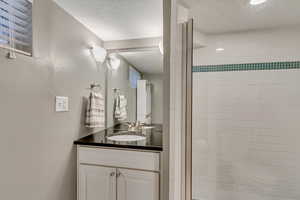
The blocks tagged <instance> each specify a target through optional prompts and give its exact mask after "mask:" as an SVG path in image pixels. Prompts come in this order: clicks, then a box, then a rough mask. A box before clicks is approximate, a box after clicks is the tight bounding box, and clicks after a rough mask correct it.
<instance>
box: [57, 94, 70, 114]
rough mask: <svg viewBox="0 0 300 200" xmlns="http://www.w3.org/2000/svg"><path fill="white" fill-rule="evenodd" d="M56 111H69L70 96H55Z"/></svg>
mask: <svg viewBox="0 0 300 200" xmlns="http://www.w3.org/2000/svg"><path fill="white" fill-rule="evenodd" d="M55 111H56V112H67V111H69V97H62V96H56V97H55Z"/></svg>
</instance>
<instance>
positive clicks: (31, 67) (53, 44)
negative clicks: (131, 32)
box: [0, 0, 104, 200]
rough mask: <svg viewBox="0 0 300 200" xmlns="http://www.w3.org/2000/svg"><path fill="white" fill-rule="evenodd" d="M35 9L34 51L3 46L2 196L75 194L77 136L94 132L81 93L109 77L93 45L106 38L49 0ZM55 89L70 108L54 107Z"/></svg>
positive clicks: (46, 199) (41, 198)
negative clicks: (13, 53)
mask: <svg viewBox="0 0 300 200" xmlns="http://www.w3.org/2000/svg"><path fill="white" fill-rule="evenodd" d="M33 15H34V16H33V23H34V25H33V32H34V52H35V56H34V57H28V56H22V55H19V54H18V55H17V58H16V59H14V60H9V59H7V58H6V53H7V51H6V50H3V49H0V93H1V95H0V96H1V98H0V99H1V100H0V158H1V166H0V169H1V170H0V177H1V178H0V199H9V200H17V199H24V200H75V199H76V148H75V146H74V145H73V141H74V140H76V139H78V138H79V137H81V136H84V135H86V134H88V133H89V132H90V131H91V130H88V129H86V128H85V127H84V114H85V112H84V111H85V108H86V105H85V104H84V101H83V97H87V96H88V94H89V91H88V90H87V89H86V88H87V87H89V84H91V83H92V82H94V81H96V82H99V83H101V84H102V85H103V84H104V72H103V67H102V66H100V71H99V72H98V71H97V67H96V64H95V61H94V59H93V58H92V57H91V55H90V53H89V50H88V48H89V46H90V45H92V44H98V45H101V44H102V41H101V40H100V39H99V38H98V37H97V36H96V35H95V34H93V33H92V32H90V31H89V30H88V29H86V28H85V27H84V26H83V25H82V24H80V23H79V22H78V21H76V20H75V19H74V18H73V17H72V16H70V15H68V14H67V13H66V12H64V10H62V9H61V8H59V7H58V6H57V5H56V4H55V3H53V2H52V1H51V0H36V1H34V6H33ZM103 86H104V85H103ZM56 95H59V96H68V97H69V100H70V102H69V103H70V111H69V112H64V113H56V112H54V100H55V96H56Z"/></svg>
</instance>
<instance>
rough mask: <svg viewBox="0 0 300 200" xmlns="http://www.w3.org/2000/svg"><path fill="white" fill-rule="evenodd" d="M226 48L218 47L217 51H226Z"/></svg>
mask: <svg viewBox="0 0 300 200" xmlns="http://www.w3.org/2000/svg"><path fill="white" fill-rule="evenodd" d="M224 50H225V49H224V48H217V49H216V51H217V52H220V51H224Z"/></svg>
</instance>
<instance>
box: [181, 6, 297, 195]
mask: <svg viewBox="0 0 300 200" xmlns="http://www.w3.org/2000/svg"><path fill="white" fill-rule="evenodd" d="M292 2H293V3H292ZM270 3H272V1H270ZM288 3H291V5H290V13H294V11H295V10H296V9H294V10H293V9H292V10H291V7H293V6H292V5H294V4H296V1H289V2H287V4H288ZM298 3H299V2H298ZM272 6H273V7H272ZM276 6H277V4H273V5H270V7H267V4H266V5H265V7H262V8H260V9H261V10H262V9H265V10H266V11H268V9H275V7H276ZM294 6H295V5H294ZM285 8H287V7H285ZM249 9H251V8H249ZM252 9H253V8H252ZM276 9H279V8H276ZM276 9H275V10H276ZM279 10H280V9H279ZM298 10H299V7H298ZM224 12H225V11H224ZM286 14H287V13H283V12H282V13H278V15H280V16H282V17H283V16H284V15H286ZM289 16H291V17H292V14H291V15H289ZM283 19H285V18H283ZM283 19H282V24H281V25H280V26H278V27H277V26H276V27H275V26H274V27H272V28H268V27H267V28H265V27H259V28H257V29H255V30H245V31H238V32H235V31H232V32H228V33H227V32H226V33H223V32H220V33H218V34H209V33H206V34H205V43H203V44H201V45H195V41H194V43H193V44H194V46H193V48H189V45H190V44H191V42H192V41H191V38H193V34H194V38H195V37H196V36H197V35H199V34H200V33H199V32H201V31H199V30H198V29H196V30H193V26H192V21H190V22H189V23H186V24H185V25H183V31H182V32H183V47H185V48H184V49H185V50H184V51H183V58H185V59H183V62H182V66H183V69H185V71H184V74H183V77H184V88H185V91H184V92H185V93H184V94H185V95H186V98H183V101H184V102H183V105H184V106H183V109H184V113H185V121H184V122H183V123H184V131H183V134H184V137H183V143H184V144H185V151H184V159H185V166H184V172H185V173H184V181H185V188H184V194H185V199H186V200H191V199H193V200H299V199H300V189H299V188H300V175H299V174H300V173H299V170H300V159H299V158H298V157H299V155H300V145H299V141H300V134H299V133H300V123H299V116H300V89H299V85H300V78H299V77H300V53H299V52H300V46H299V44H300V39H299V35H300V20H299V21H297V23H295V24H293V25H292V26H291V25H289V24H288V23H287V21H286V22H284V20H283ZM262 20H264V18H262ZM194 21H197V18H195V19H194ZM211 23H215V26H218V22H217V21H212V22H211ZM245 23H246V22H245ZM265 23H267V22H265ZM268 23H270V24H272V23H275V22H272V21H270V22H269V21H268ZM191 32H193V34H192V33H191ZM201 34H202V33H201ZM202 35H203V34H202Z"/></svg>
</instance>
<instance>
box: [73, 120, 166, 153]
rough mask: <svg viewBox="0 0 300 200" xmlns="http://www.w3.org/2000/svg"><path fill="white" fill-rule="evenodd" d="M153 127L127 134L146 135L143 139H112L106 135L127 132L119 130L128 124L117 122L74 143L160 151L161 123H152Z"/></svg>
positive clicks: (125, 127)
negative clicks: (117, 123)
mask: <svg viewBox="0 0 300 200" xmlns="http://www.w3.org/2000/svg"><path fill="white" fill-rule="evenodd" d="M151 126H153V127H154V128H152V129H146V130H143V131H139V132H129V134H134V135H141V136H144V137H146V139H144V140H140V141H132V142H129V141H122V142H117V141H112V140H109V139H108V138H107V137H110V136H114V135H120V134H127V133H122V131H120V130H127V129H128V126H126V125H124V124H119V125H116V126H114V127H111V128H108V129H105V130H103V131H99V132H96V133H93V134H91V135H88V136H85V137H83V138H81V139H79V140H76V141H74V144H77V145H87V146H99V147H101V146H102V147H114V148H124V149H133V150H151V151H162V150H163V148H162V125H160V124H152V125H151Z"/></svg>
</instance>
